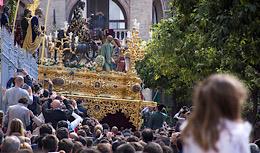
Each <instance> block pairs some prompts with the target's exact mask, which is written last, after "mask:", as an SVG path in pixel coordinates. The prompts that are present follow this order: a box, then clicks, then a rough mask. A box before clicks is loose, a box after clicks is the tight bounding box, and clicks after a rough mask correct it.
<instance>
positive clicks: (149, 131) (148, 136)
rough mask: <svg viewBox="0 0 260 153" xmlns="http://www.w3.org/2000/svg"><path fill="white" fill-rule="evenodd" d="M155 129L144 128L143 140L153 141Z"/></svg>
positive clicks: (146, 141)
mask: <svg viewBox="0 0 260 153" xmlns="http://www.w3.org/2000/svg"><path fill="white" fill-rule="evenodd" d="M153 138H154V137H153V130H152V129H144V130H143V131H142V140H143V141H144V142H145V143H148V142H152V141H153Z"/></svg>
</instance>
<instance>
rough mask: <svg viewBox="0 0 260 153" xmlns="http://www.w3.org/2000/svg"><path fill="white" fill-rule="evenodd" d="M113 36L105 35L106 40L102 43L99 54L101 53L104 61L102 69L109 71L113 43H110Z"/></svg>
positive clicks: (111, 61) (110, 68)
mask: <svg viewBox="0 0 260 153" xmlns="http://www.w3.org/2000/svg"><path fill="white" fill-rule="evenodd" d="M112 41H113V37H112V36H110V35H109V36H107V40H106V42H105V43H104V44H103V45H102V47H101V50H100V55H102V56H103V57H104V58H105V63H104V66H103V69H104V70H105V71H111V70H112V63H113V61H114V60H113V58H112V55H113V45H112Z"/></svg>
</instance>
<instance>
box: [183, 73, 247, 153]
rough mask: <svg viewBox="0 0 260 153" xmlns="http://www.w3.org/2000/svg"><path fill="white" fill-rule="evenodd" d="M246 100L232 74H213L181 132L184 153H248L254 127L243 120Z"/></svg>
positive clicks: (202, 86) (197, 95)
mask: <svg viewBox="0 0 260 153" xmlns="http://www.w3.org/2000/svg"><path fill="white" fill-rule="evenodd" d="M246 98H247V90H246V88H245V86H244V85H243V83H241V82H240V81H239V80H238V79H237V78H235V77H233V76H230V75H223V74H217V75H212V76H210V77H209V78H207V79H206V80H204V81H203V82H202V83H200V84H199V85H198V86H197V88H196V89H195V92H194V96H193V104H194V106H195V109H194V111H193V113H192V115H191V117H190V119H189V121H188V123H187V124H186V126H185V127H184V130H183V131H182V137H183V141H184V150H183V151H184V153H191V152H192V153H249V152H250V149H249V145H248V143H249V135H250V131H251V126H250V124H249V123H248V122H244V121H243V120H242V118H241V105H242V102H244V101H245V100H246Z"/></svg>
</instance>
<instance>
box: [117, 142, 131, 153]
mask: <svg viewBox="0 0 260 153" xmlns="http://www.w3.org/2000/svg"><path fill="white" fill-rule="evenodd" d="M116 152H117V153H135V148H134V147H133V146H132V145H131V144H122V145H120V146H119V147H118V148H117V149H116Z"/></svg>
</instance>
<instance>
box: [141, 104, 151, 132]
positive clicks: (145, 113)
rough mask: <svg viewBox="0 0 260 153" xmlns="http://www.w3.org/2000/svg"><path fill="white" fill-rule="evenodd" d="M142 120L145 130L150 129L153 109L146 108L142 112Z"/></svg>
mask: <svg viewBox="0 0 260 153" xmlns="http://www.w3.org/2000/svg"><path fill="white" fill-rule="evenodd" d="M141 114H142V118H143V125H142V126H143V128H150V127H149V126H150V125H149V124H150V119H151V116H152V114H153V108H152V107H145V108H144V109H143V110H142V111H141Z"/></svg>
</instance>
